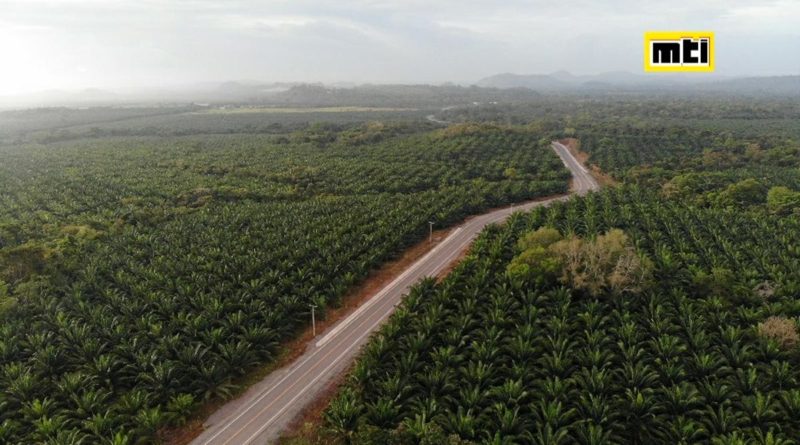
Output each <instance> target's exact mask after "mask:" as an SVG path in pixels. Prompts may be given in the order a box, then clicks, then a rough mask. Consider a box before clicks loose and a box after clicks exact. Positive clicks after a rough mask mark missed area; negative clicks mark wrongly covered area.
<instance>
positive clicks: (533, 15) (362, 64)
mask: <svg viewBox="0 0 800 445" xmlns="http://www.w3.org/2000/svg"><path fill="white" fill-rule="evenodd" d="M0 11H2V16H0V53H1V54H3V59H4V60H3V61H4V63H3V65H4V67H5V69H4V70H2V71H0V94H3V93H6V94H7V93H9V92H11V93H13V92H20V91H29V90H39V89H49V88H83V87H101V88H113V87H117V86H126V85H127V86H144V85H147V86H154V85H165V84H178V83H191V82H199V81H209V80H220V81H221V80H230V79H260V80H267V81H269V80H276V81H277V80H299V81H339V80H343V81H362V82H364V81H371V82H382V81H383V82H388V81H391V82H440V81H448V80H454V81H473V80H476V79H478V78H480V77H482V76H485V75H490V74H493V73H496V72H504V71H514V72H522V73H537V72H538V73H541V72H549V71H555V70H558V69H568V70H571V71H574V72H576V73H596V72H602V71H613V70H631V71H639V70H640V69H641V63H640V58H641V45H640V41H641V38H642V33H643V32H644V31H645V30H650V29H667V30H669V29H698V28H702V29H711V30H713V31H716V32H717V36H718V43H719V45H718V49H719V54H718V62H719V63H718V71H719V72H720V73H721V74H730V75H744V74H761V73H770V74H779V73H786V74H788V73H798V71H800V66H798V62H797V61H796V60H795V59H797V58H796V57H795V58H791V57H788V58H787V57H785V54H795V55H796V54H798V49H800V45H799V44H798V39H799V38H800V30H798V27H797V19H798V17H800V4H799V3H798V2H794V1H790V0H763V1H760V0H725V1H723V0H707V1H697V0H694V1H690V0H673V1H670V2H665V1H654V0H643V1H635V0H615V1H589V0H562V1H560V2H552V1H549V0H548V1H545V0H507V1H505V2H497V1H489V0H485V1H484V0H461V1H456V0H439V1H433V0H405V1H389V0H350V1H338V2H328V1H322V0H270V1H247V0H228V1H225V2H219V1H210V0H183V1H179V0H165V1H156V0H61V1H57V0H6V1H0ZM743 55H744V56H746V57H742V56H743ZM781 55H783V57H781Z"/></svg>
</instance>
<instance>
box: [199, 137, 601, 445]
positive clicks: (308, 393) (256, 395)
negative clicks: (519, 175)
mask: <svg viewBox="0 0 800 445" xmlns="http://www.w3.org/2000/svg"><path fill="white" fill-rule="evenodd" d="M553 149H554V150H555V151H556V153H557V154H558V155H559V156H560V157H561V159H562V160H563V161H564V164H565V165H566V166H567V168H569V169H570V170H571V171H572V175H573V182H572V193H575V194H580V195H583V194H586V193H587V192H589V191H591V190H596V189H598V187H599V186H598V184H597V182H596V181H595V180H594V178H593V177H592V176H591V175H590V174H589V172H588V171H587V170H586V169H585V168H584V167H583V165H581V164H580V162H578V161H577V160H576V159H575V158H574V157H573V156H572V155H571V154H570V152H569V150H568V149H567V148H566V147H564V146H563V145H561V144H559V143H557V142H554V143H553ZM568 198H569V195H565V196H561V197H558V198H553V199H549V200H545V201H537V202H530V203H526V204H522V205H518V206H515V207H514V210H515V211H517V210H520V211H522V210H528V209H531V208H533V207H536V206H543V205H548V204H550V203H551V202H553V201H562V200H566V199H568ZM510 213H511V212H510V209H509V208H506V209H502V210H496V211H493V212H490V213H486V214H483V215H480V216H476V217H474V218H471V219H469V220H468V221H466V222H465V223H464V224H462V225H461V226H459V227H457V228H455V229H454V230H452V231H451V232H450V234H449V235H448V236H447V238H445V239H444V240H443V241H441V242H440V243H439V244H438V245H437V246H436V247H435V248H433V249H432V250H431V251H430V252H428V253H427V254H426V255H425V256H424V257H422V258H420V259H419V260H418V261H417V262H415V263H414V264H413V265H412V266H411V267H409V268H408V269H406V271H405V272H403V274H401V275H400V276H399V277H397V278H396V279H395V280H394V281H392V282H391V283H390V284H389V285H387V286H386V287H384V288H383V289H382V290H381V291H380V292H378V293H377V294H376V295H375V296H374V297H372V298H371V299H369V300H368V301H366V302H365V303H364V304H363V305H362V306H361V307H359V308H358V309H357V310H356V311H355V312H353V313H352V314H351V315H350V316H348V317H347V318H345V319H344V320H342V321H340V322H339V323H338V324H336V325H334V326H332V327H331V328H330V329H328V330H327V331H326V332H324V333H321V334H320V335H319V336H318V337H317V338H316V339H315V340H316V341H315V342H314V343H312V344H310V345H309V346H308V349H307V351H306V352H305V354H303V356H301V357H300V358H298V359H297V360H296V361H295V362H294V363H292V364H290V365H288V366H287V367H285V368H283V369H281V370H278V371H276V372H273V373H272V374H271V375H270V376H269V377H267V378H266V379H264V380H263V381H261V382H259V383H258V384H256V385H254V386H253V387H252V388H250V390H248V391H247V393H246V394H244V395H243V396H242V397H240V398H239V399H237V400H234V401H232V402H230V403H228V404H227V405H225V406H224V407H223V408H222V409H220V410H219V411H218V412H217V413H215V414H214V415H212V416H211V417H210V418H209V419H208V420H207V421H206V424H205V427H206V430H205V431H204V432H203V433H202V434H201V435H200V436H199V437H198V438H196V439H195V440H194V441H193V442H192V445H233V444H237V445H238V444H264V443H268V442H270V441H273V440H275V439H276V438H277V437H278V436H279V435H280V433H281V431H282V430H283V429H284V428H286V427H287V426H288V424H289V423H290V422H291V421H292V420H293V419H295V418H296V417H297V416H298V415H299V414H300V413H301V412H302V411H303V409H304V408H305V407H306V406H308V405H309V404H310V403H311V402H313V401H314V398H315V396H316V395H317V394H318V393H319V392H320V391H322V390H323V389H324V388H325V387H326V383H328V382H330V380H331V379H333V378H334V377H336V376H337V375H338V374H339V373H341V372H343V371H344V370H345V369H346V368H347V366H348V365H349V364H350V363H351V362H352V361H353V360H354V359H355V357H356V354H357V353H358V351H359V349H360V347H361V346H362V345H364V343H366V341H367V340H368V338H369V336H370V334H372V333H373V332H374V331H375V330H377V329H378V328H379V327H380V325H381V324H382V323H383V322H384V321H385V320H386V319H387V318H388V317H389V315H390V314H391V313H392V312H393V311H394V308H395V306H396V305H397V304H398V303H399V302H400V301H401V299H402V297H403V295H405V294H406V293H407V292H408V289H409V288H410V287H411V286H412V285H413V284H414V283H416V282H417V281H419V280H420V279H421V278H423V277H426V276H435V275H437V274H438V273H439V272H441V271H442V270H444V269H445V268H446V267H447V266H449V265H450V264H451V263H452V262H453V261H454V260H456V259H457V258H458V257H459V256H460V254H461V253H462V252H463V251H464V250H465V249H466V248H467V247H468V246H469V245H470V243H471V242H472V240H473V239H475V237H476V236H477V234H478V233H479V232H480V231H481V230H483V228H484V227H485V226H486V225H488V224H491V223H497V222H500V221H503V220H505V219H506V218H507V217H508V216H509V214H510Z"/></svg>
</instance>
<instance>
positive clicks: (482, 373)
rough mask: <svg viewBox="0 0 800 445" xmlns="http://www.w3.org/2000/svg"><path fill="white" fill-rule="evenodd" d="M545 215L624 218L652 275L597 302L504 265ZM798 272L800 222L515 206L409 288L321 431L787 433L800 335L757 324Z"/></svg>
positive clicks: (636, 194)
mask: <svg viewBox="0 0 800 445" xmlns="http://www.w3.org/2000/svg"><path fill="white" fill-rule="evenodd" d="M540 227H553V228H556V229H557V230H558V231H559V232H560V233H561V234H564V235H566V234H571V233H572V234H575V235H577V236H580V237H584V238H590V237H593V236H596V235H599V234H601V233H604V232H606V231H608V230H609V229H612V228H618V229H621V230H622V231H624V233H626V234H627V235H628V236H629V237H630V239H631V240H632V242H633V244H634V245H635V246H636V249H637V250H638V252H640V253H641V254H643V255H645V256H646V257H647V258H649V261H651V262H652V264H653V280H652V283H651V284H650V286H649V287H648V288H647V290H646V291H644V292H637V293H630V292H624V293H622V294H612V293H610V292H606V293H604V294H602V295H601V296H599V297H598V298H594V297H590V296H589V295H588V294H587V293H585V292H583V291H580V290H575V289H572V290H570V289H568V288H563V287H561V286H560V285H557V284H553V283H550V284H541V285H537V284H534V283H533V282H531V281H520V280H519V279H517V278H515V277H513V276H512V275H510V274H508V273H507V272H506V270H507V267H508V264H509V263H510V261H511V260H512V258H513V257H514V256H515V255H517V254H518V253H519V251H518V248H517V247H516V246H517V240H518V239H519V238H520V237H522V236H523V235H524V234H526V233H530V232H531V231H533V230H535V229H537V228H540ZM798 270H800V221H798V220H797V219H796V218H791V217H787V218H777V217H771V216H768V215H767V214H766V213H765V212H764V211H763V210H759V209H754V210H751V211H742V210H736V211H734V210H725V209H718V208H700V207H694V206H691V205H688V204H687V203H685V202H683V201H669V200H663V199H661V198H659V197H658V195H657V194H656V193H653V192H651V191H644V190H642V189H639V188H635V187H632V186H623V187H618V188H614V189H611V190H607V191H605V192H602V193H597V194H591V195H589V196H587V197H585V198H582V199H573V200H570V201H569V202H567V203H565V204H557V205H555V206H553V207H551V208H548V209H543V208H539V209H536V210H534V211H533V212H531V213H529V214H517V215H515V216H514V217H512V219H511V220H510V221H509V222H508V223H507V224H506V225H505V226H502V227H492V228H490V229H488V230H486V231H485V232H484V233H482V234H481V236H480V237H479V239H478V240H477V241H476V243H475V244H474V245H473V248H472V251H471V254H470V255H468V257H467V258H466V260H465V261H464V262H463V263H462V264H461V265H460V266H458V267H457V268H456V269H455V271H454V272H453V273H452V274H451V275H450V276H449V277H448V278H447V279H445V280H444V281H443V282H442V283H440V284H436V282H435V281H426V282H423V283H421V284H419V285H418V286H417V287H416V288H415V289H414V290H413V291H412V292H411V294H410V295H409V296H408V298H407V299H406V301H405V304H404V305H403V306H402V307H401V308H400V309H399V310H398V311H397V313H396V314H395V315H394V316H393V317H392V319H391V321H390V322H389V323H388V324H387V325H386V326H385V327H384V328H383V329H382V331H381V333H380V334H379V335H377V336H376V337H374V338H373V339H372V341H371V342H370V343H369V344H368V346H367V347H366V348H365V350H364V352H363V355H362V357H361V358H360V359H359V361H358V362H357V364H356V365H355V367H354V369H353V371H352V373H351V376H350V378H349V383H348V384H347V385H346V386H345V387H344V389H343V390H342V391H341V392H340V394H339V395H338V396H337V398H335V399H334V401H333V402H332V403H331V405H330V406H329V408H328V410H327V412H326V414H325V417H326V426H327V428H328V429H330V430H332V431H334V434H335V436H336V437H339V438H341V439H346V441H352V442H353V443H363V444H373V443H374V444H384V443H457V442H458V441H459V440H467V441H473V442H478V443H493V444H501V443H509V444H510V443H535V444H572V443H577V444H612V443H620V444H622V443H625V444H637V443H638V444H679V443H714V444H739V443H760V444H789V443H796V442H795V440H796V439H797V438H798V437H800V367H799V366H798V365H800V360H799V359H800V356H798V351H797V350H796V349H795V348H796V347H797V346H796V345H797V340H798V339H800V337H798V336H797V332H796V327H791V328H789V329H791V330H790V331H787V332H784V334H785V336H784V337H775V339H770V338H767V337H760V336H759V335H758V332H759V329H761V330H762V333H763V332H766V330H765V329H764V328H763V327H762V328H758V325H759V324H760V323H762V322H764V321H765V320H766V319H768V318H769V317H770V316H780V317H789V318H790V319H794V318H796V317H797V316H798V315H800V303H799V302H798V301H797V300H796V295H797V294H798V293H800V277H799V276H798V275H797V271H798ZM789 325H790V326H794V323H789ZM792 333H793V336H792V335H789V334H792ZM765 335H769V334H765ZM781 338H782V340H783V342H781V341H778V339H781Z"/></svg>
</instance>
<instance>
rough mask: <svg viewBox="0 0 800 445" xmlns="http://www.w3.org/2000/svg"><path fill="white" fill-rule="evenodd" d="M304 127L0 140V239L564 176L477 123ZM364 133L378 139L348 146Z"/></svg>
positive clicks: (524, 184) (556, 165)
mask: <svg viewBox="0 0 800 445" xmlns="http://www.w3.org/2000/svg"><path fill="white" fill-rule="evenodd" d="M331 131H332V130H331ZM400 131H402V132H406V133H407V132H409V131H413V129H405V130H400ZM328 133H330V132H328ZM383 133H385V135H384V134H383ZM309 134H312V132H310V131H309V132H306V133H302V134H300V135H297V136H296V138H295V139H296V140H295V141H293V142H292V141H289V140H286V141H280V140H276V138H274V137H267V136H253V135H235V136H218V137H207V138H204V139H200V138H177V139H152V138H116V139H101V140H97V141H95V140H90V141H81V142H76V143H69V144H61V145H57V146H52V145H51V146H19V147H10V148H0V153H2V155H3V158H4V162H3V163H2V164H0V248H2V247H7V246H14V245H18V244H21V243H24V242H26V241H28V240H30V239H37V238H44V237H50V238H55V237H58V236H59V235H60V234H61V233H60V231H61V229H62V228H63V226H65V225H89V226H91V227H92V228H94V229H97V230H105V229H107V228H108V227H109V226H110V225H111V224H113V223H114V222H116V220H117V219H122V220H123V221H126V222H140V220H145V222H146V221H147V220H148V219H150V218H156V217H159V216H161V215H163V214H164V213H174V211H176V208H181V207H199V206H201V205H202V204H204V203H205V202H207V201H209V200H213V199H217V200H223V201H232V200H240V199H252V200H258V201H271V200H275V199H281V200H302V199H307V198H310V197H313V196H317V195H323V194H335V195H352V194H375V193H414V192H422V191H426V190H436V189H438V188H440V187H447V186H465V187H468V186H472V185H471V183H472V182H473V181H476V183H475V186H476V187H481V186H482V185H483V184H484V183H486V182H488V183H504V186H507V188H508V189H509V190H514V192H513V196H510V197H509V198H511V199H524V198H526V197H529V196H534V195H536V194H537V193H538V192H533V193H531V191H530V190H528V188H529V184H530V183H531V181H537V182H538V181H542V182H547V181H549V182H550V185H548V186H547V187H555V186H556V185H557V184H563V183H564V182H565V180H566V179H567V178H568V173H567V172H566V170H565V169H563V168H562V167H561V164H560V161H559V160H558V158H557V157H555V156H551V155H549V154H547V155H546V156H541V153H542V152H547V151H549V150H550V149H549V147H547V146H546V145H545V146H540V143H539V140H538V139H537V138H536V137H535V136H533V135H531V134H530V133H524V132H518V131H511V130H501V129H498V128H491V127H487V128H483V129H478V130H477V131H475V132H473V133H470V134H463V135H458V134H456V135H452V136H448V135H446V134H437V133H434V134H422V135H411V136H403V135H402V133H400V135H396V133H395V130H394V129H393V128H384V127H379V128H378V129H370V128H366V129H363V130H362V131H356V130H350V131H345V132H342V133H336V132H333V133H330V134H329V137H331V138H333V141H332V142H331V143H330V144H329V145H327V146H325V147H320V146H319V145H318V143H315V142H313V138H309V137H308V136H309ZM365 134H366V135H373V136H374V135H377V136H378V137H375V139H378V142H376V143H362V144H361V145H358V146H354V144H353V143H352V141H353V140H354V139H357V138H358V136H359V135H362V136H363V135H365ZM331 135H332V136H331ZM303 136H305V138H308V139H311V141H306V142H302V140H303V139H304V137H303ZM337 137H339V138H341V139H342V141H341V142H337V141H336V138H337ZM507 170H508V171H507ZM534 187H537V186H534ZM184 210H185V209H184ZM131 220H133V221H131Z"/></svg>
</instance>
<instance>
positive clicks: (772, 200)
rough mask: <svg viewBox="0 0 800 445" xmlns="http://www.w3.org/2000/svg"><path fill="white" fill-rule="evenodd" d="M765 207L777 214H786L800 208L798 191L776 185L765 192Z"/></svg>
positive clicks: (799, 193)
mask: <svg viewBox="0 0 800 445" xmlns="http://www.w3.org/2000/svg"><path fill="white" fill-rule="evenodd" d="M767 208H768V209H769V211H770V212H772V213H775V214H778V215H787V214H789V213H792V212H794V211H797V209H800V192H795V191H793V190H790V189H789V188H788V187H783V186H777V187H772V188H771V189H769V192H768V193H767Z"/></svg>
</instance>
